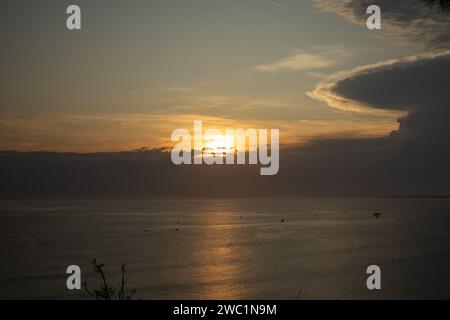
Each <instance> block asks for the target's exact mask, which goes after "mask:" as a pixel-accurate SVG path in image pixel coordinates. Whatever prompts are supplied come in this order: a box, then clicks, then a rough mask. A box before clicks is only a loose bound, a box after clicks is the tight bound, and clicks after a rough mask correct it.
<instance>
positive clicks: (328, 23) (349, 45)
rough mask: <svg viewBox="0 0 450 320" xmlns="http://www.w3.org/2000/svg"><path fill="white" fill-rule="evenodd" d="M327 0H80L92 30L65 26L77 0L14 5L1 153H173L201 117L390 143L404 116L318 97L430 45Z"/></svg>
mask: <svg viewBox="0 0 450 320" xmlns="http://www.w3.org/2000/svg"><path fill="white" fill-rule="evenodd" d="M331 2H333V1H331ZM363 2H364V1H363ZM327 3H328V4H327ZM329 3H330V1H312V0H311V1H310V0H304V1H297V0H279V1H269V0H267V1H265V0H229V1H222V0H189V1H186V0H164V1H158V0H156V1H140V0H133V1H126V2H125V1H110V0H108V1H104V0H98V1H77V4H78V5H79V6H80V7H81V10H82V30H81V31H67V30H66V27H65V19H66V17H67V16H66V14H65V10H66V8H67V6H68V5H69V4H72V2H70V1H39V2H36V1H23V0H18V1H7V2H6V3H5V4H4V5H3V8H4V9H2V11H1V28H0V34H1V39H2V42H3V45H2V54H1V58H0V59H1V73H2V77H1V80H0V81H1V86H2V88H3V90H2V91H3V93H2V95H1V96H0V106H1V109H0V110H1V111H0V133H1V134H0V149H1V150H20V151H42V150H45V151H66V152H67V151H76V152H98V151H118V150H132V149H137V148H141V147H147V148H152V147H159V146H169V145H170V134H171V132H172V131H173V130H174V129H177V128H191V127H192V123H193V120H195V119H197V120H203V121H204V122H205V125H206V126H208V127H209V126H211V127H213V126H215V127H219V128H225V127H234V128H240V127H243V128H248V127H252V128H279V129H280V130H281V136H282V141H281V142H282V143H283V144H302V143H305V142H308V141H311V140H315V139H323V138H349V137H380V136H387V135H389V133H390V132H391V131H393V130H396V129H397V128H398V123H397V121H396V119H397V118H398V116H399V113H390V112H382V113H378V114H374V113H372V114H371V113H365V112H348V111H346V110H344V111H343V110H340V109H336V108H332V107H330V106H329V105H327V103H324V102H323V101H321V99H314V98H312V97H311V94H310V92H311V91H313V90H314V89H315V88H316V86H317V85H318V84H320V83H321V82H323V81H324V80H325V79H327V78H328V77H329V76H331V75H334V74H335V73H337V72H341V71H345V70H351V69H353V68H356V67H359V66H364V65H370V64H374V63H378V62H380V61H386V60H389V59H399V58H402V57H405V56H408V55H411V54H414V53H416V52H418V51H420V50H423V45H422V44H417V43H414V42H409V43H403V42H402V41H397V40H395V39H390V38H388V37H384V34H385V33H386V31H384V30H381V31H369V30H368V29H367V28H366V27H365V25H361V24H357V23H353V21H349V19H346V17H343V15H342V14H336V13H339V12H338V11H336V10H334V9H333V10H334V12H333V10H330V8H329ZM327 5H328V7H327ZM362 9H363V10H360V12H358V15H360V18H361V19H364V20H365V19H366V14H365V7H363V8H362Z"/></svg>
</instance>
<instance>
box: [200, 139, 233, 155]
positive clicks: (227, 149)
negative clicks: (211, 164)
mask: <svg viewBox="0 0 450 320" xmlns="http://www.w3.org/2000/svg"><path fill="white" fill-rule="evenodd" d="M234 149H235V147H234V138H233V137H230V136H224V135H210V136H205V137H204V140H203V154H204V155H207V156H208V155H210V156H220V155H224V156H225V155H226V154H228V153H233V152H234Z"/></svg>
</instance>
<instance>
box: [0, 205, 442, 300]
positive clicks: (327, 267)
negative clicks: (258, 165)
mask: <svg viewBox="0 0 450 320" xmlns="http://www.w3.org/2000/svg"><path fill="white" fill-rule="evenodd" d="M376 212H380V213H381V216H380V218H379V219H376V218H375V217H374V213H376ZM0 243H1V245H0V254H1V260H0V298H2V299H5V298H6V299H19V298H21V299H84V298H87V299H90V296H89V295H87V294H86V292H84V291H83V290H79V291H78V290H73V291H70V290H68V289H67V287H66V278H67V275H66V268H67V267H68V266H69V265H78V266H80V267H81V270H82V281H87V283H88V285H89V286H90V287H91V288H96V287H99V283H100V282H99V280H98V278H97V276H96V275H95V273H94V272H93V271H92V268H91V266H90V263H89V262H90V261H91V260H92V259H93V258H96V259H97V260H98V261H101V262H103V263H104V264H105V271H106V276H107V277H108V279H109V281H110V282H111V283H113V284H114V285H116V286H117V285H118V284H119V283H120V266H121V263H122V262H124V263H126V265H127V279H128V283H127V287H128V288H129V289H136V298H141V299H288V300H289V299H305V300H308V299H432V298H438V299H439V298H450V275H449V270H450V200H449V199H412V198H411V199H394V198H374V199H226V200H224V199H216V200H122V199H117V200H79V201H74V200H70V201H69V200H67V201H63V200H57V201H44V200H42V201H2V202H0ZM370 265H378V266H380V268H381V283H382V288H381V290H368V289H367V286H366V280H367V278H368V277H369V275H368V274H367V273H366V270H367V267H368V266H370Z"/></svg>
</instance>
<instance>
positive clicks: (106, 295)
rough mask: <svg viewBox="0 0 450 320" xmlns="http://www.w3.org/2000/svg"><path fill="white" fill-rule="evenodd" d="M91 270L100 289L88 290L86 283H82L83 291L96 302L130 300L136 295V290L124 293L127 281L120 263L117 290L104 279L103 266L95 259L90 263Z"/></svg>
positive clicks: (124, 270) (124, 267) (123, 266)
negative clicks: (119, 277) (99, 281)
mask: <svg viewBox="0 0 450 320" xmlns="http://www.w3.org/2000/svg"><path fill="white" fill-rule="evenodd" d="M91 264H92V269H93V270H94V272H95V273H96V274H97V275H98V276H99V277H100V279H101V286H100V289H93V290H91V289H89V288H88V285H87V282H85V283H84V289H85V290H86V292H87V293H88V294H89V295H90V296H92V297H94V298H95V299H97V300H131V299H132V298H133V296H134V295H135V293H136V290H132V291H131V292H130V293H127V292H126V284H127V279H126V277H125V274H126V272H127V271H126V266H125V264H124V263H122V266H121V272H122V276H121V280H120V285H119V288H118V289H117V288H114V287H113V286H112V285H111V284H110V283H108V280H107V278H106V275H105V272H104V271H103V267H104V266H105V265H104V264H103V263H98V262H97V260H96V259H93V260H92V261H91Z"/></svg>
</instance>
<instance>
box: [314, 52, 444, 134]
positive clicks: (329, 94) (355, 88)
mask: <svg viewBox="0 0 450 320" xmlns="http://www.w3.org/2000/svg"><path fill="white" fill-rule="evenodd" d="M449 83H450V51H445V52H442V53H427V54H421V55H415V56H410V57H407V58H403V59H397V60H390V61H386V62H381V63H377V64H374V65H369V66H364V67H358V68H356V69H354V70H350V71H346V72H341V73H338V74H337V75H334V76H332V77H331V78H330V79H329V80H327V81H326V82H323V83H321V84H319V85H318V86H317V87H316V88H315V89H314V90H313V91H312V92H309V93H308V95H309V96H310V97H312V98H314V99H316V100H319V101H322V102H325V103H327V104H328V105H329V106H331V107H334V108H337V109H341V110H346V111H356V112H367V113H373V114H383V115H386V114H391V115H395V114H396V113H397V114H399V115H400V116H401V118H400V119H399V123H400V129H399V130H398V131H397V132H395V133H394V134H393V136H396V137H399V136H401V137H403V138H404V139H409V140H414V141H419V140H421V141H426V140H432V141H433V142H436V140H442V139H444V140H447V139H448V138H447V137H450V125H449V124H450V104H449V102H450V90H446V86H448V84H449Z"/></svg>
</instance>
